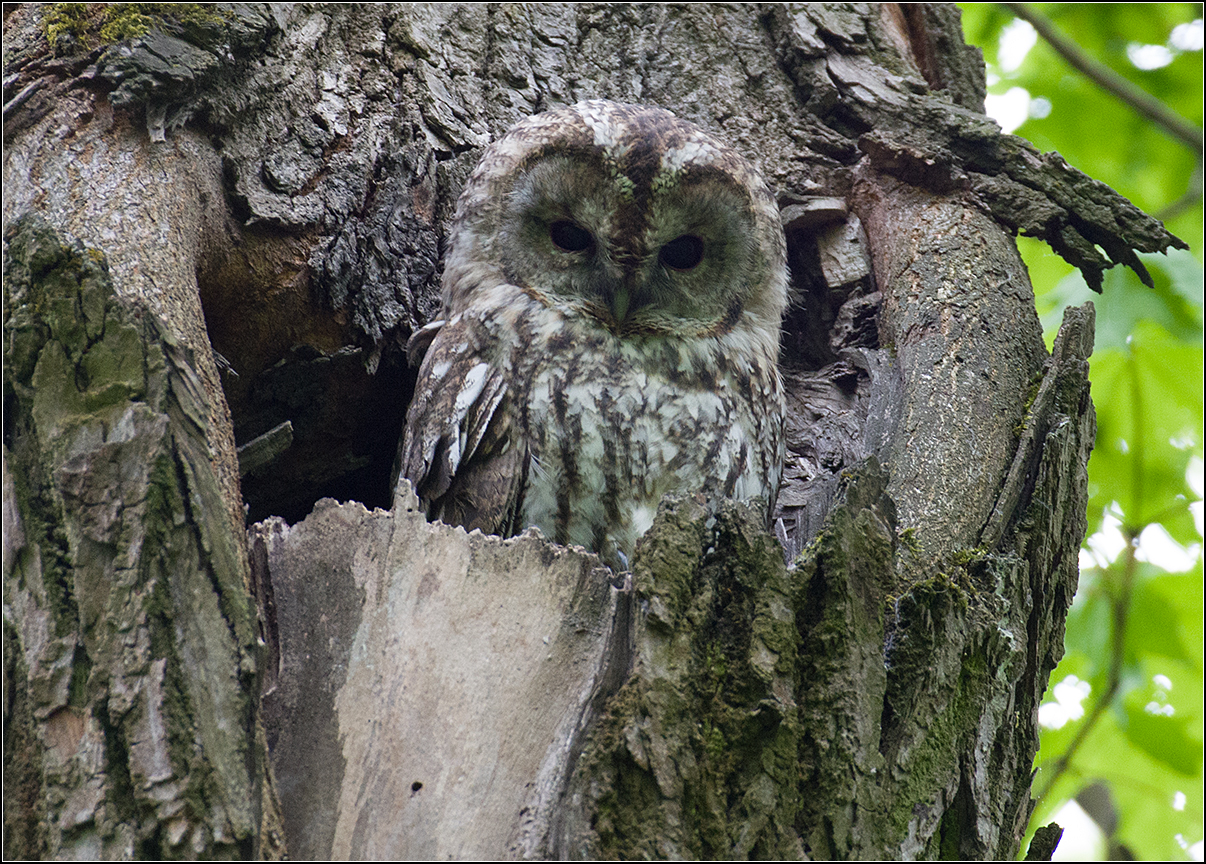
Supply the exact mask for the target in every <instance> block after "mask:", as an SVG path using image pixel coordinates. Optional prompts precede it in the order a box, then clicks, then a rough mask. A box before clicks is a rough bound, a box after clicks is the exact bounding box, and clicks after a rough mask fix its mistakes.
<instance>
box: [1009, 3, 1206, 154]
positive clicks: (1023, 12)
mask: <svg viewBox="0 0 1206 864" xmlns="http://www.w3.org/2000/svg"><path fill="white" fill-rule="evenodd" d="M1001 5H1002V6H1004V7H1005V8H1006V9H1008V10H1009V11H1010V12H1012V13H1013V14H1014V15H1016V16H1017V17H1019V18H1021V19H1022V20H1024V21H1028V22H1029V23H1030V24H1031V26H1033V27H1034V29H1035V30H1036V31H1037V32H1038V34H1039V35H1040V36H1042V37H1043V38H1044V39H1045V40H1047V43H1048V44H1049V45H1050V46H1051V47H1052V48H1054V49H1055V51H1056V53H1057V54H1059V55H1060V56H1061V57H1063V58H1064V59H1065V60H1067V61H1068V63H1069V64H1071V65H1072V66H1073V67H1074V68H1076V69H1078V70H1079V71H1080V72H1082V73H1083V74H1084V75H1086V76H1088V77H1089V78H1090V79H1092V80H1093V81H1095V82H1096V83H1097V84H1098V85H1100V86H1101V87H1103V88H1104V89H1106V90H1108V91H1109V92H1110V93H1113V94H1114V95H1115V96H1117V97H1118V98H1119V99H1121V100H1122V101H1123V102H1125V103H1126V104H1127V105H1129V106H1131V107H1132V108H1133V109H1135V110H1136V111H1138V112H1139V113H1140V114H1142V115H1143V116H1144V117H1146V118H1148V119H1149V120H1151V121H1152V122H1153V123H1155V124H1156V125H1158V126H1160V127H1161V128H1162V129H1164V131H1166V132H1167V133H1168V134H1169V135H1171V136H1172V137H1173V138H1176V139H1177V140H1178V141H1180V142H1182V143H1183V144H1185V145H1186V146H1187V147H1189V148H1190V149H1191V150H1193V151H1194V152H1196V153H1198V154H1199V158H1200V155H1201V152H1202V145H1203V139H1202V130H1201V129H1199V128H1198V127H1197V126H1194V125H1193V124H1192V123H1190V122H1189V121H1187V120H1186V119H1185V118H1184V117H1182V116H1181V115H1180V114H1178V113H1177V112H1175V111H1173V110H1172V109H1171V108H1169V107H1168V106H1167V105H1165V104H1164V103H1163V102H1161V101H1160V100H1159V99H1157V98H1155V97H1154V96H1152V95H1150V94H1148V93H1145V92H1144V91H1143V90H1141V89H1140V88H1138V87H1136V86H1135V85H1134V84H1132V83H1131V82H1130V81H1127V80H1126V79H1125V78H1123V77H1122V76H1121V75H1119V74H1118V73H1117V72H1115V71H1114V70H1113V69H1111V68H1109V67H1108V66H1106V65H1105V64H1104V63H1100V62H1098V61H1097V60H1095V59H1093V58H1092V57H1090V56H1089V55H1088V54H1086V53H1085V52H1084V51H1082V50H1081V49H1080V47H1079V46H1078V45H1077V44H1076V43H1074V42H1072V41H1071V40H1070V39H1068V38H1067V37H1066V36H1064V34H1062V33H1060V32H1059V30H1057V29H1056V28H1055V25H1054V24H1052V23H1051V21H1050V20H1048V19H1047V18H1046V17H1045V16H1043V15H1041V14H1039V13H1038V12H1036V11H1035V10H1034V9H1032V8H1030V6H1029V5H1027V4H1026V3H1002V4H1001Z"/></svg>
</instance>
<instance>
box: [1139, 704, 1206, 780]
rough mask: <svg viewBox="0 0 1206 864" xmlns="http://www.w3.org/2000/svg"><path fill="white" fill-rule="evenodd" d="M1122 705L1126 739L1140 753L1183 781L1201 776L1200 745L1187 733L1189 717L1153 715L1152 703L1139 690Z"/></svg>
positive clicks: (1156, 707)
mask: <svg viewBox="0 0 1206 864" xmlns="http://www.w3.org/2000/svg"><path fill="white" fill-rule="evenodd" d="M1131 695H1132V697H1133V698H1128V699H1127V704H1126V737H1127V738H1128V739H1129V740H1130V741H1131V742H1132V743H1133V744H1134V745H1135V746H1136V747H1138V748H1139V749H1140V750H1142V751H1143V752H1144V753H1146V754H1147V755H1149V756H1151V757H1152V758H1153V759H1155V760H1157V761H1158V762H1162V763H1163V764H1165V765H1167V766H1168V767H1169V768H1171V769H1172V770H1173V771H1176V772H1177V773H1178V774H1181V775H1183V776H1185V777H1199V776H1201V774H1202V741H1201V739H1200V738H1198V739H1195V738H1194V737H1193V736H1192V735H1191V734H1190V733H1189V731H1188V727H1189V722H1190V719H1191V718H1189V717H1180V716H1177V715H1176V714H1174V715H1173V716H1171V717H1168V716H1165V715H1163V714H1159V713H1155V712H1156V711H1158V710H1159V708H1158V706H1157V703H1156V701H1155V700H1153V699H1145V697H1144V695H1143V691H1142V690H1137V691H1135V693H1133V694H1131Z"/></svg>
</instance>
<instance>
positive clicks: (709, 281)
mask: <svg viewBox="0 0 1206 864" xmlns="http://www.w3.org/2000/svg"><path fill="white" fill-rule="evenodd" d="M594 155H595V154H583V155H582V156H581V158H577V157H576V155H575V156H565V155H556V156H547V157H544V158H541V159H538V160H536V161H535V162H534V164H533V165H532V166H531V167H530V168H529V169H528V170H527V171H525V172H524V173H523V174H522V175H521V176H520V177H519V179H518V180H517V182H516V183H515V185H514V186H513V188H512V191H511V192H510V194H509V195H508V196H507V197H506V201H505V203H504V205H503V210H502V213H501V218H500V221H499V227H498V231H497V234H496V236H495V239H494V242H493V248H494V251H495V253H496V254H497V255H498V258H499V261H500V263H501V265H502V267H503V272H504V274H505V275H506V277H507V279H508V280H509V281H511V282H512V283H513V284H515V285H518V286H520V287H522V288H524V289H525V290H527V291H528V293H530V294H532V296H535V297H538V298H539V299H541V301H542V302H545V303H546V304H548V305H556V306H560V307H563V308H565V309H566V310H567V311H571V312H576V313H577V314H583V315H585V316H587V317H588V318H590V319H592V320H596V321H598V322H599V324H600V325H601V326H603V327H604V328H605V329H607V330H609V331H611V332H613V333H614V334H616V335H618V336H627V335H636V334H662V335H677V336H688V335H699V334H704V333H713V334H714V333H717V332H720V331H723V330H727V329H728V328H731V327H732V325H733V323H734V321H735V320H736V318H737V316H738V315H739V314H740V311H741V308H742V304H743V302H744V295H745V293H746V292H747V291H748V290H749V285H750V276H751V275H752V273H753V271H754V270H756V269H757V264H756V261H755V259H756V251H757V242H756V238H755V236H754V226H753V222H752V219H751V216H750V204H749V199H748V196H747V195H746V194H745V193H743V192H742V191H741V190H740V189H738V188H734V187H733V185H732V184H731V183H730V182H727V178H717V177H715V176H713V175H712V174H711V173H710V172H706V171H705V172H703V173H701V174H698V175H684V174H682V173H681V172H680V173H679V174H676V175H672V176H666V175H664V174H663V175H656V176H655V177H653V178H651V180H650V181H648V182H647V183H646V184H639V183H634V178H630V177H628V176H625V175H624V174H622V173H619V171H618V170H617V168H616V166H615V165H614V164H611V165H609V164H608V163H607V162H605V161H604V160H603V159H601V158H591V157H592V156H594ZM642 186H643V188H642Z"/></svg>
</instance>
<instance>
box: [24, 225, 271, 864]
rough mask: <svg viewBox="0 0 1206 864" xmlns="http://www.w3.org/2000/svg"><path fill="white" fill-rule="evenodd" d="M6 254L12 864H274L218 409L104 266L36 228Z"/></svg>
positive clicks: (246, 611) (251, 620) (252, 639)
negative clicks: (101, 861)
mask: <svg viewBox="0 0 1206 864" xmlns="http://www.w3.org/2000/svg"><path fill="white" fill-rule="evenodd" d="M5 241H6V243H7V246H8V249H7V255H6V266H5V273H4V290H5V321H4V329H5V349H6V350H5V379H4V381H5V405H6V411H5V502H4V506H5V512H6V519H11V520H12V521H13V522H14V526H13V527H14V529H15V530H14V531H13V532H12V536H11V537H10V536H9V534H10V532H9V531H7V530H6V539H5V542H6V550H5V551H6V555H5V573H4V576H5V584H4V593H5V604H6V608H11V609H12V610H13V611H14V615H13V616H12V618H11V619H10V618H7V617H6V620H5V639H6V648H7V647H9V646H11V647H13V648H14V649H15V651H13V652H9V651H7V650H6V653H5V658H6V674H7V675H8V676H10V678H9V680H10V682H12V685H13V686H15V689H16V690H17V691H18V692H23V693H28V702H21V704H19V705H17V706H15V707H17V708H19V709H20V710H19V712H18V713H14V714H10V715H7V716H6V720H7V721H8V724H7V728H8V730H9V732H8V735H9V737H8V738H6V747H5V770H6V775H7V772H8V769H9V767H10V766H11V767H16V768H18V772H17V774H16V776H17V777H19V778H20V781H21V784H22V785H21V788H20V791H19V793H18V795H17V796H15V797H16V800H17V801H18V802H19V804H18V805H17V808H18V809H16V810H10V809H9V808H8V805H6V811H5V820H6V826H7V828H9V829H17V830H6V833H5V836H6V848H5V852H6V856H9V857H31V858H34V857H48V856H61V857H81V856H84V857H114V856H136V857H182V856H183V857H193V856H197V855H215V854H216V855H236V856H246V855H250V854H253V853H254V852H256V850H258V849H260V847H261V842H260V834H261V823H262V821H263V819H264V815H265V814H264V810H265V808H264V805H263V798H264V792H265V787H264V786H263V778H264V772H263V770H262V763H263V761H264V754H263V752H261V751H260V750H259V749H258V747H257V745H259V747H262V735H257V733H256V728H257V723H258V720H257V704H256V701H257V700H256V698H255V697H256V694H257V689H258V688H257V687H256V685H255V682H256V676H257V660H256V653H257V650H258V648H257V645H256V624H255V612H254V610H253V608H252V605H251V602H250V598H249V595H248V593H247V572H246V566H247V565H246V559H245V557H244V555H243V549H242V544H241V542H239V541H240V540H241V538H235V537H233V536H231V533H230V531H229V529H228V527H227V526H228V522H227V520H226V518H225V512H226V511H225V503H224V501H223V498H222V493H221V491H220V488H219V485H218V482H217V480H216V478H215V476H214V472H213V469H212V467H211V460H210V453H209V450H208V447H207V445H206V443H205V442H206V435H205V433H206V424H207V422H208V419H207V418H208V406H207V404H206V400H205V398H204V396H203V395H202V394H203V390H202V388H201V386H200V384H199V382H198V381H197V378H196V373H195V372H194V371H193V369H192V367H191V365H190V363H189V356H188V353H187V352H186V351H184V350H183V349H182V348H181V347H180V345H179V344H178V343H177V342H176V341H175V340H174V339H172V338H171V337H170V336H168V335H167V334H166V333H165V332H164V330H163V328H162V327H161V325H159V324H158V323H157V322H156V320H155V318H154V316H153V315H152V314H151V313H150V312H149V311H147V310H146V309H143V308H140V307H139V306H137V305H131V304H128V303H126V302H125V301H123V300H121V299H119V298H118V297H117V296H116V295H115V294H114V292H113V288H112V284H111V282H110V278H109V275H108V270H107V266H106V262H105V258H104V256H103V254H101V253H99V252H97V251H96V250H87V249H84V248H83V247H82V245H80V244H78V243H76V244H69V243H68V242H66V241H65V240H63V239H62V238H61V237H60V236H59V235H58V234H57V233H56V232H55V231H54V230H53V229H51V228H50V227H49V226H48V225H47V224H46V223H45V222H44V221H43V220H41V219H40V218H39V217H35V216H26V217H23V218H20V219H17V220H15V221H14V222H13V223H12V224H10V225H9V226H8V229H7V231H6V234H5ZM10 553H11V554H10ZM14 726H15V727H16V728H14ZM10 744H11V745H14V746H12V747H10V746H9V745H10ZM18 744H19V746H15V745H18ZM31 809H32V810H34V811H35V812H37V813H38V814H40V816H41V820H42V821H41V824H42V826H43V827H42V828H41V830H40V831H39V832H36V833H30V832H27V831H25V830H24V829H21V828H20V825H22V824H24V820H26V819H28V818H29V817H30V815H31V814H30V810H31ZM267 809H268V810H271V807H268V808H267ZM264 852H265V853H266V854H270V853H271V849H270V848H266V849H264Z"/></svg>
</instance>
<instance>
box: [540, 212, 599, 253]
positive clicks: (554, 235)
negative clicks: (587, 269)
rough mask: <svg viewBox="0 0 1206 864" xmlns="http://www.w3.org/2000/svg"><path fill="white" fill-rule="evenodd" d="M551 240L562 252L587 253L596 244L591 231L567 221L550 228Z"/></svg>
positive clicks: (559, 222)
mask: <svg viewBox="0 0 1206 864" xmlns="http://www.w3.org/2000/svg"><path fill="white" fill-rule="evenodd" d="M549 239H550V240H552V241H553V244H554V245H555V246H556V247H557V248H558V249H560V250H561V251H562V252H585V251H586V250H587V249H589V248H590V247H591V246H593V245H594V242H595V241H594V239H593V238H592V237H591V236H590V232H589V231H587V230H586V229H585V228H583V227H581V226H580V225H575V224H574V223H573V222H570V221H569V220H566V219H560V220H558V221H556V222H554V223H553V224H552V225H550V226H549Z"/></svg>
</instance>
